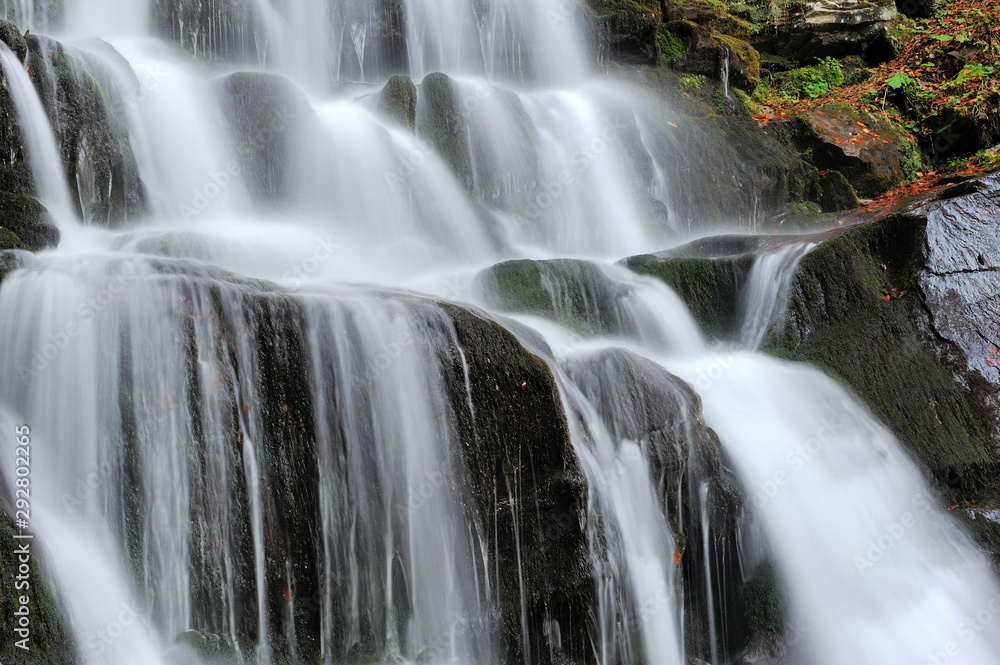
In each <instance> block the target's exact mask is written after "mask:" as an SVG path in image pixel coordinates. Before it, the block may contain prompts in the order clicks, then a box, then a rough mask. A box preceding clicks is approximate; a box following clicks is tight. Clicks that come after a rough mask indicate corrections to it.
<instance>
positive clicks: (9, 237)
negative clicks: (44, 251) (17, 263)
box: [0, 228, 27, 250]
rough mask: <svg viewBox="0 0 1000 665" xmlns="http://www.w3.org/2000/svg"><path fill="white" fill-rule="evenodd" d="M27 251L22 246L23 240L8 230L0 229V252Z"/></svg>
mask: <svg viewBox="0 0 1000 665" xmlns="http://www.w3.org/2000/svg"><path fill="white" fill-rule="evenodd" d="M8 249H27V248H26V247H25V246H24V245H23V244H21V239H20V238H18V237H17V234H16V233H14V232H13V231H10V230H8V229H4V228H0V250H8Z"/></svg>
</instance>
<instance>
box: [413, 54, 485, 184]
mask: <svg viewBox="0 0 1000 665" xmlns="http://www.w3.org/2000/svg"><path fill="white" fill-rule="evenodd" d="M418 92H419V94H418V101H417V134H419V135H420V136H421V137H423V138H424V139H426V140H428V141H430V142H431V144H433V145H434V146H435V147H436V148H437V151H438V153H439V154H440V155H441V156H442V157H443V158H444V160H445V162H447V163H448V164H449V165H450V166H451V169H452V171H453V172H454V173H455V175H456V176H457V177H458V180H459V182H461V183H462V184H463V185H464V186H465V188H466V190H467V191H469V192H471V191H472V189H473V186H474V179H473V176H472V159H471V157H470V156H469V141H468V134H467V132H466V127H465V116H464V114H463V111H462V107H461V105H460V104H459V100H458V96H457V95H456V93H455V84H454V83H453V82H452V80H451V79H450V78H448V76H447V75H445V74H441V73H435V74H428V75H427V76H426V77H424V80H423V81H422V82H421V83H420V85H419V86H418Z"/></svg>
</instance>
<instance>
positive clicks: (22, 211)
mask: <svg viewBox="0 0 1000 665" xmlns="http://www.w3.org/2000/svg"><path fill="white" fill-rule="evenodd" d="M0 227H2V228H3V229H6V230H7V231H9V232H10V234H11V235H12V236H15V237H16V238H17V240H18V241H19V243H20V245H19V246H12V247H4V249H21V248H22V247H23V248H24V249H30V250H32V251H34V252H37V251H41V250H43V249H47V248H49V247H55V246H56V245H58V244H59V238H60V233H59V229H57V228H56V227H55V226H53V225H52V224H50V223H49V219H48V214H47V212H46V210H45V206H43V205H42V204H41V203H39V202H38V201H36V200H35V199H33V198H31V197H28V196H23V195H21V194H11V193H9V192H0ZM7 240H8V241H10V240H11V238H10V236H8V237H7Z"/></svg>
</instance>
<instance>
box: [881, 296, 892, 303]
mask: <svg viewBox="0 0 1000 665" xmlns="http://www.w3.org/2000/svg"><path fill="white" fill-rule="evenodd" d="M882 300H884V301H886V302H889V301H890V300H892V296H882Z"/></svg>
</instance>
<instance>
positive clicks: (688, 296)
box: [624, 254, 754, 339]
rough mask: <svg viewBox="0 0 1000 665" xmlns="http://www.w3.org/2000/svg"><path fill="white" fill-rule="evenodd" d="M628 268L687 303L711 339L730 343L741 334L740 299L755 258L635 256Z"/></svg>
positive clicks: (745, 255)
mask: <svg viewBox="0 0 1000 665" xmlns="http://www.w3.org/2000/svg"><path fill="white" fill-rule="evenodd" d="M624 263H625V265H626V266H627V267H628V268H630V269H631V270H633V271H635V272H637V273H639V274H641V275H650V276H651V277H656V278H657V279H660V280H662V281H663V282H664V283H666V284H667V286H669V287H670V288H672V289H673V290H674V291H675V292H676V293H677V295H678V296H680V297H681V299H682V300H683V301H684V303H685V304H686V305H687V307H688V309H689V310H691V315H692V316H693V317H694V320H695V321H697V322H698V325H699V326H700V327H701V331H702V334H703V335H705V337H707V338H708V339H730V338H732V337H733V336H734V335H735V334H736V333H737V332H738V331H737V326H738V325H739V318H740V296H741V294H742V290H743V285H744V284H745V283H746V279H747V277H748V276H749V274H750V270H751V268H753V263H754V256H753V255H752V254H744V255H741V256H729V257H721V258H669V257H668V258H662V257H658V256H652V255H648V254H647V255H641V256H633V257H631V258H629V259H627V260H626V261H625V262H624Z"/></svg>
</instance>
